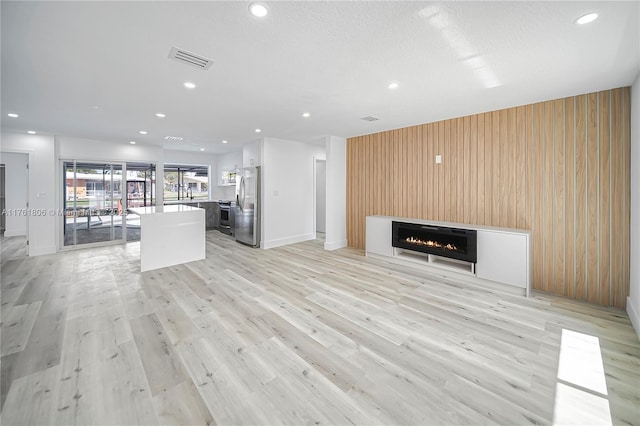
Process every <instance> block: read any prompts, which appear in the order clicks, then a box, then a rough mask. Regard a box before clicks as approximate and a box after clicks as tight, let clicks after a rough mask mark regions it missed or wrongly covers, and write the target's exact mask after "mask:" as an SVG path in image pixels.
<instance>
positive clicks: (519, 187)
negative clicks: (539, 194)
mask: <svg viewBox="0 0 640 426" xmlns="http://www.w3.org/2000/svg"><path fill="white" fill-rule="evenodd" d="M515 116H516V122H515V125H514V127H513V129H514V136H513V137H514V151H515V161H514V164H515V175H516V194H515V197H516V198H515V211H514V213H515V214H516V219H515V220H516V223H515V225H514V227H515V228H520V229H528V228H529V224H528V222H527V220H526V212H527V199H526V193H527V192H526V191H527V147H526V144H525V138H526V134H527V133H526V128H525V108H524V107H518V108H517V109H516V113H515Z"/></svg>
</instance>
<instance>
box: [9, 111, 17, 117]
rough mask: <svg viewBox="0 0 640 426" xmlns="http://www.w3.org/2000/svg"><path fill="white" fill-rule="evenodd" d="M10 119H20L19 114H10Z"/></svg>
mask: <svg viewBox="0 0 640 426" xmlns="http://www.w3.org/2000/svg"><path fill="white" fill-rule="evenodd" d="M7 115H8V116H9V117H11V118H18V114H15V113H13V112H10V113H9V114H7Z"/></svg>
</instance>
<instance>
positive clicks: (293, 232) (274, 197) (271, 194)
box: [261, 138, 325, 248]
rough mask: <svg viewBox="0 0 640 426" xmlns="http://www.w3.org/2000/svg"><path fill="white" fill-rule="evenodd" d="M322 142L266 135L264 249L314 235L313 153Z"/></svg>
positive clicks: (319, 153) (321, 153)
mask: <svg viewBox="0 0 640 426" xmlns="http://www.w3.org/2000/svg"><path fill="white" fill-rule="evenodd" d="M324 155H325V148H324V147H323V146H321V145H313V144H305V143H301V142H296V141H288V140H283V139H275V138H265V139H264V142H263V148H262V164H261V166H262V168H261V171H262V189H263V190H262V244H261V246H262V248H272V247H278V246H282V245H286V244H292V243H296V242H300V241H306V240H310V239H313V238H315V233H314V229H313V221H314V215H315V212H314V209H313V208H314V204H315V203H314V198H313V197H314V187H313V184H314V176H313V170H314V167H313V162H314V156H316V157H320V156H324Z"/></svg>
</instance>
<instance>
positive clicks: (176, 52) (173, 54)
mask: <svg viewBox="0 0 640 426" xmlns="http://www.w3.org/2000/svg"><path fill="white" fill-rule="evenodd" d="M169 59H173V60H176V61H178V62H182V63H183V64H187V65H191V66H194V67H196V68H200V69H203V70H208V69H209V68H211V65H213V60H212V59H208V58H205V57H204V56H200V55H196V54H195V53H193V52H189V51H188V50H184V49H180V48H179V47H175V46H174V47H172V48H171V51H170V52H169Z"/></svg>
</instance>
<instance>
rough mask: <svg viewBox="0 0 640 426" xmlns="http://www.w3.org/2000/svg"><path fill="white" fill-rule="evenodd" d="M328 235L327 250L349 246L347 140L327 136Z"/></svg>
mask: <svg viewBox="0 0 640 426" xmlns="http://www.w3.org/2000/svg"><path fill="white" fill-rule="evenodd" d="M326 152H327V234H326V240H325V243H324V248H325V250H335V249H338V248H341V247H346V246H347V140H346V139H345V138H341V137H337V136H327V138H326Z"/></svg>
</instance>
